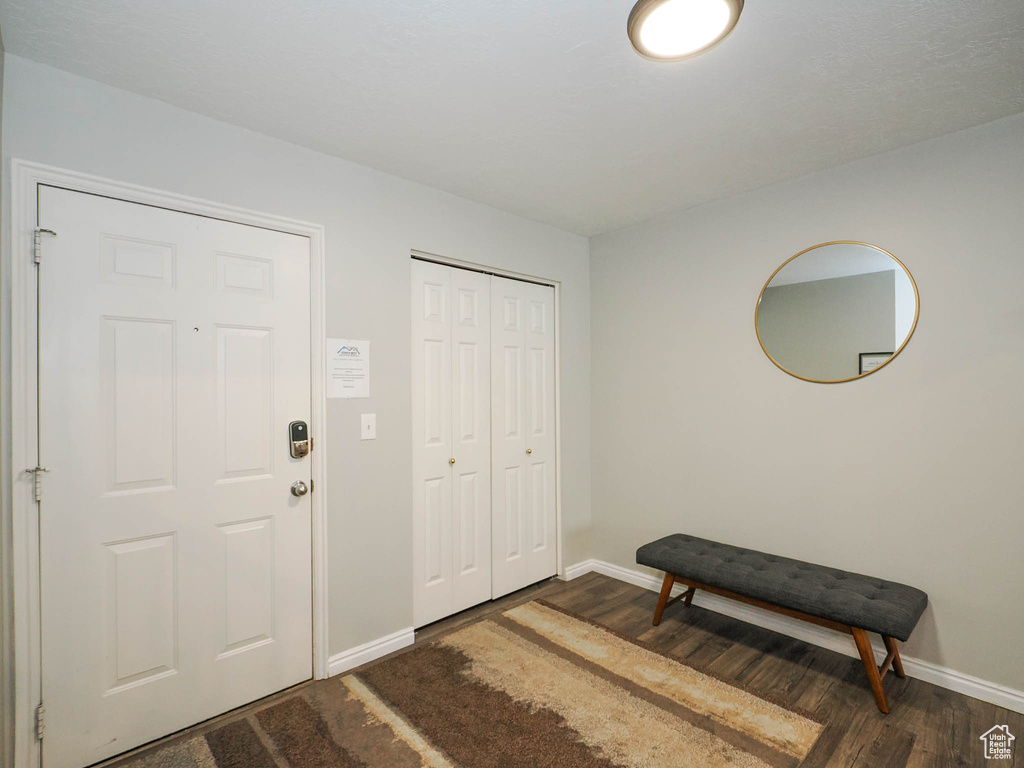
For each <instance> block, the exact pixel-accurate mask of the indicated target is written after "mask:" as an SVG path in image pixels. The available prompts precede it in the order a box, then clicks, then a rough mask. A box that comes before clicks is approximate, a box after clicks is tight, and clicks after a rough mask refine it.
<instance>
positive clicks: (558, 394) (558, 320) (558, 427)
mask: <svg viewBox="0 0 1024 768" xmlns="http://www.w3.org/2000/svg"><path fill="white" fill-rule="evenodd" d="M410 257H411V258H412V259H413V260H418V261H428V262H432V263H434V264H440V265H441V266H445V267H455V268H456V269H468V270H470V271H472V272H482V273H484V274H485V275H493V276H495V277H506V278H508V279H510V280H522V281H525V282H528V283H535V284H537V285H547V286H550V287H551V288H554V289H555V575H556V576H558V577H559V578H562V579H564V578H565V565H564V563H563V562H562V343H561V328H562V317H561V307H562V281H561V280H553V279H551V278H549V277H541V276H539V275H529V274H526V273H525V272H515V271H513V270H511V269H501V268H499V267H492V266H488V265H487V264H479V263H476V262H472V261H464V260H462V259H453V258H450V257H448V256H441V255H439V254H436V253H430V252H429V251H419V250H416V249H415V248H414V249H412V251H411V252H410ZM492 439H493V435H492Z"/></svg>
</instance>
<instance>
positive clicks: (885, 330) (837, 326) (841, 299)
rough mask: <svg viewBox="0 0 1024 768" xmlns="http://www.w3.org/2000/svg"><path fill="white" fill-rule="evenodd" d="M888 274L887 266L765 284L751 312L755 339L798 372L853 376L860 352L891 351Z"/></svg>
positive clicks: (892, 286)
mask: <svg viewBox="0 0 1024 768" xmlns="http://www.w3.org/2000/svg"><path fill="white" fill-rule="evenodd" d="M901 272H902V270H901ZM894 275H895V273H894V272H893V271H892V270H888V271H886V272H872V273H870V274H866V275H847V276H845V277H833V278H830V279H827V280H810V281H808V282H805V283H791V284H789V285H779V286H775V287H771V288H767V289H765V292H764V295H763V296H762V297H761V303H760V305H759V306H758V311H757V330H758V333H759V335H760V336H761V343H762V344H764V348H765V349H766V350H767V351H768V352H769V353H770V354H771V356H772V358H774V360H775V362H777V363H778V364H779V365H781V366H782V367H783V368H785V369H786V370H787V371H792V372H793V373H796V374H799V375H800V376H805V377H807V378H809V379H819V380H821V381H836V380H839V379H848V378H850V377H851V376H856V375H857V374H859V373H860V357H859V356H860V353H861V352H894V351H895V347H893V335H894V333H895V328H896V281H895V280H894V279H893V278H894Z"/></svg>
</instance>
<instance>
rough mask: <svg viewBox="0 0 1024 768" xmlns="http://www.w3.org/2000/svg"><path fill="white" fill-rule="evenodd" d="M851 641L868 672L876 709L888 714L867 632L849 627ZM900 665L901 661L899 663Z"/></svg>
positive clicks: (883, 691) (886, 702) (887, 703)
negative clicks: (855, 645) (851, 635)
mask: <svg viewBox="0 0 1024 768" xmlns="http://www.w3.org/2000/svg"><path fill="white" fill-rule="evenodd" d="M850 631H851V632H852V633H853V641H854V642H855V643H857V650H858V651H860V660H861V661H862V662H864V671H865V672H867V673H868V682H869V683H871V692H872V693H874V694H875V703H877V704H878V709H879V710H881V711H882V712H883V713H884V714H886V715H887V714H889V702H888V701H887V700H886V698H885V689H884V688H883V687H882V676H881V675H880V674H879V672H878V666H877V664H876V662H875V652H874V651H873V650H872V649H871V641H870V640H869V639H868V633H867V632H865V631H864V630H863V629H857V628H856V627H851V630H850ZM893 661H894V666H895V659H894V660H893ZM900 666H901V667H902V663H901V664H900Z"/></svg>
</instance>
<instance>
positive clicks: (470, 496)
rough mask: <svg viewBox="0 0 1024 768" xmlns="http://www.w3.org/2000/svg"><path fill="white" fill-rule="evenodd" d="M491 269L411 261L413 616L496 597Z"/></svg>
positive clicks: (427, 618) (430, 617)
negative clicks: (473, 269)
mask: <svg viewBox="0 0 1024 768" xmlns="http://www.w3.org/2000/svg"><path fill="white" fill-rule="evenodd" d="M489 318H490V296H489V282H488V278H487V276H486V275H482V274H479V273H477V272H470V271H467V270H464V269H454V268H452V267H446V266H441V265H439V264H430V263H427V262H422V261H413V263H412V344H413V351H412V368H413V387H412V398H413V403H412V415H413V574H414V575H413V623H414V625H415V626H417V627H421V626H423V625H424V624H429V623H430V622H432V621H437V620H438V619H441V618H443V617H445V616H448V615H450V614H452V613H455V612H456V611H461V610H463V609H465V608H469V607H470V606H473V605H476V604H478V603H482V602H485V601H486V600H488V599H489V598H490V596H491V527H490V526H491V509H490V501H491V487H490V479H491V466H490V462H491V455H490V426H491V424H490V347H489V339H490V319H489Z"/></svg>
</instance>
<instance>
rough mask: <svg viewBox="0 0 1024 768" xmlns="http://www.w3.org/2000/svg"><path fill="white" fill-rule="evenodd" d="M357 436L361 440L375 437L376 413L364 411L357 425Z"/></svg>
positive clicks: (374, 438)
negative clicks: (359, 423)
mask: <svg viewBox="0 0 1024 768" xmlns="http://www.w3.org/2000/svg"><path fill="white" fill-rule="evenodd" d="M359 437H360V438H361V439H363V440H376V439H377V414H376V413H364V414H363V418H362V424H361V425H360V427H359Z"/></svg>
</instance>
